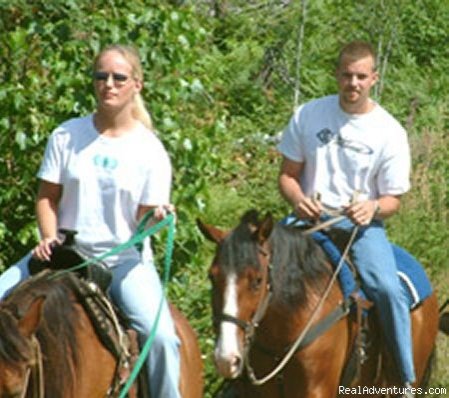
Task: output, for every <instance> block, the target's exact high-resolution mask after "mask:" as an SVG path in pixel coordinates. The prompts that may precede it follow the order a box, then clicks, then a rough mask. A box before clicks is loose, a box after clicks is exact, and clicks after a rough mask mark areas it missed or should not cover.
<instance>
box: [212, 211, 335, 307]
mask: <svg viewBox="0 0 449 398" xmlns="http://www.w3.org/2000/svg"><path fill="white" fill-rule="evenodd" d="M247 216H248V213H247V214H246V215H245V216H244V217H243V218H242V221H241V223H240V224H239V225H238V226H237V227H236V228H235V229H234V230H233V231H232V232H231V233H230V234H229V235H228V236H227V237H226V239H225V240H224V241H223V242H222V244H221V245H220V250H219V253H218V256H219V257H218V259H219V262H220V264H221V266H222V267H223V269H224V270H225V271H226V272H230V271H234V272H236V273H237V274H238V273H239V271H241V270H242V269H244V268H245V267H248V266H250V267H255V268H257V269H260V263H259V260H258V250H259V246H258V243H257V239H256V237H255V234H254V229H255V228H257V226H256V222H255V220H254V217H252V219H253V220H252V221H249V220H248V217H247ZM252 216H254V213H252ZM269 245H270V247H271V265H272V271H271V273H272V286H273V293H274V297H273V298H274V300H277V301H279V302H281V303H283V304H286V305H289V306H296V305H302V304H304V303H305V302H306V300H307V289H314V290H316V289H321V288H322V286H323V279H324V276H326V275H329V273H330V269H329V267H328V264H327V262H326V257H325V255H324V253H323V251H322V250H321V248H320V247H319V246H318V245H317V244H316V243H315V242H314V241H313V239H312V238H310V237H309V236H306V235H304V234H303V233H302V231H301V230H299V229H297V228H294V227H287V226H283V225H280V224H276V225H275V226H274V228H273V230H272V232H271V235H270V237H269ZM326 279H327V278H326Z"/></svg>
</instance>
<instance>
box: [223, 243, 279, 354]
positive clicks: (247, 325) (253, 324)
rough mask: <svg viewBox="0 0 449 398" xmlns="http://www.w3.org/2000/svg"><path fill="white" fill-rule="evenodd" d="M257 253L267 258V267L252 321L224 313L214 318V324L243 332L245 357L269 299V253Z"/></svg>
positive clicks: (260, 249)
mask: <svg viewBox="0 0 449 398" xmlns="http://www.w3.org/2000/svg"><path fill="white" fill-rule="evenodd" d="M258 252H259V253H260V254H261V255H262V256H263V257H266V258H267V263H268V264H267V265H266V272H267V277H266V288H265V290H266V294H265V296H264V297H263V298H262V299H261V300H260V301H259V303H258V306H257V309H256V312H255V313H254V315H253V317H252V319H251V320H250V321H245V320H243V319H239V318H237V317H235V316H233V315H229V314H226V313H224V312H223V313H221V314H219V315H218V316H216V317H215V321H216V322H219V323H221V322H230V323H233V324H234V325H237V326H238V327H239V328H240V329H242V330H243V332H244V342H245V345H244V353H245V357H246V355H247V353H248V351H249V347H250V344H251V341H252V339H253V336H254V334H255V332H256V329H257V327H258V326H259V322H260V321H261V320H262V318H263V317H264V316H265V313H266V311H267V308H268V304H269V303H270V299H271V294H272V291H271V268H272V267H271V264H270V261H269V260H270V253H269V252H267V251H266V250H265V249H264V248H262V247H260V246H259V247H258Z"/></svg>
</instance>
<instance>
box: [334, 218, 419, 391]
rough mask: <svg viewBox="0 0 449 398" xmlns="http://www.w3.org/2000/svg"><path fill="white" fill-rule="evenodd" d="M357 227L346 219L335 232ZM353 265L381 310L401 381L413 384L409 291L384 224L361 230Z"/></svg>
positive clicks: (356, 242)
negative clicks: (405, 285) (404, 283)
mask: <svg viewBox="0 0 449 398" xmlns="http://www.w3.org/2000/svg"><path fill="white" fill-rule="evenodd" d="M353 228H354V224H353V223H352V222H351V221H349V220H348V219H344V220H343V221H340V222H339V223H337V224H334V225H333V226H332V229H339V230H344V231H346V232H347V233H350V232H351V231H352V229H353ZM351 252H352V256H353V259H354V263H355V265H356V267H357V270H358V272H359V273H360V277H361V280H362V286H363V289H364V291H365V292H366V294H367V296H368V298H369V299H370V300H372V301H373V302H374V304H375V305H376V308H377V310H378V314H379V318H380V322H381V325H382V327H383V330H384V333H385V337H386V340H387V344H388V347H389V348H390V349H391V350H392V352H393V354H394V358H395V360H396V363H397V365H398V368H399V372H400V376H401V378H402V381H403V382H404V383H405V382H410V383H412V382H414V381H415V370H414V365H413V349H412V337H411V321H410V309H409V304H408V300H407V296H406V291H405V289H404V288H403V286H402V285H401V283H400V280H399V277H398V275H397V267H396V260H395V258H394V255H393V249H392V247H391V243H390V242H389V241H388V239H387V236H386V232H385V228H384V225H383V223H382V222H381V221H373V222H372V223H371V224H370V225H368V226H366V227H365V226H363V227H360V229H359V233H358V235H357V237H356V239H355V241H354V243H353V245H352V248H351Z"/></svg>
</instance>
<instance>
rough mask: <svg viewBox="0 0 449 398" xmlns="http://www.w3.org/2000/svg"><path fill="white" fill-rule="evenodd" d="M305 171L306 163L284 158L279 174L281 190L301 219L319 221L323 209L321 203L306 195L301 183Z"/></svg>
mask: <svg viewBox="0 0 449 398" xmlns="http://www.w3.org/2000/svg"><path fill="white" fill-rule="evenodd" d="M303 170H304V162H295V161H293V160H290V159H288V158H286V157H285V156H284V157H283V160H282V164H281V170H280V173H279V180H278V182H279V190H280V192H281V194H282V196H283V197H284V198H285V199H286V200H287V202H289V203H290V204H291V205H292V207H293V211H294V212H295V213H296V214H297V215H298V217H299V218H308V219H317V218H319V216H320V214H321V211H322V208H321V205H320V203H319V202H317V201H315V200H314V199H312V198H308V197H306V196H305V195H304V192H303V190H302V188H301V185H300V183H299V177H300V175H301V173H302V172H303Z"/></svg>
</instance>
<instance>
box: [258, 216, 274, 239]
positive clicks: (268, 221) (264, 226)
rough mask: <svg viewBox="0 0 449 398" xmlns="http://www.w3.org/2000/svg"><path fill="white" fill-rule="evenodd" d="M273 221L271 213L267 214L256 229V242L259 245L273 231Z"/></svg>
mask: <svg viewBox="0 0 449 398" xmlns="http://www.w3.org/2000/svg"><path fill="white" fill-rule="evenodd" d="M273 227H274V221H273V216H272V215H271V213H268V214H267V215H266V216H265V218H264V219H263V220H262V222H261V223H260V225H259V228H258V229H257V240H258V241H259V243H263V242H265V241H266V240H267V239H268V238H269V237H270V235H271V232H272V231H273Z"/></svg>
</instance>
